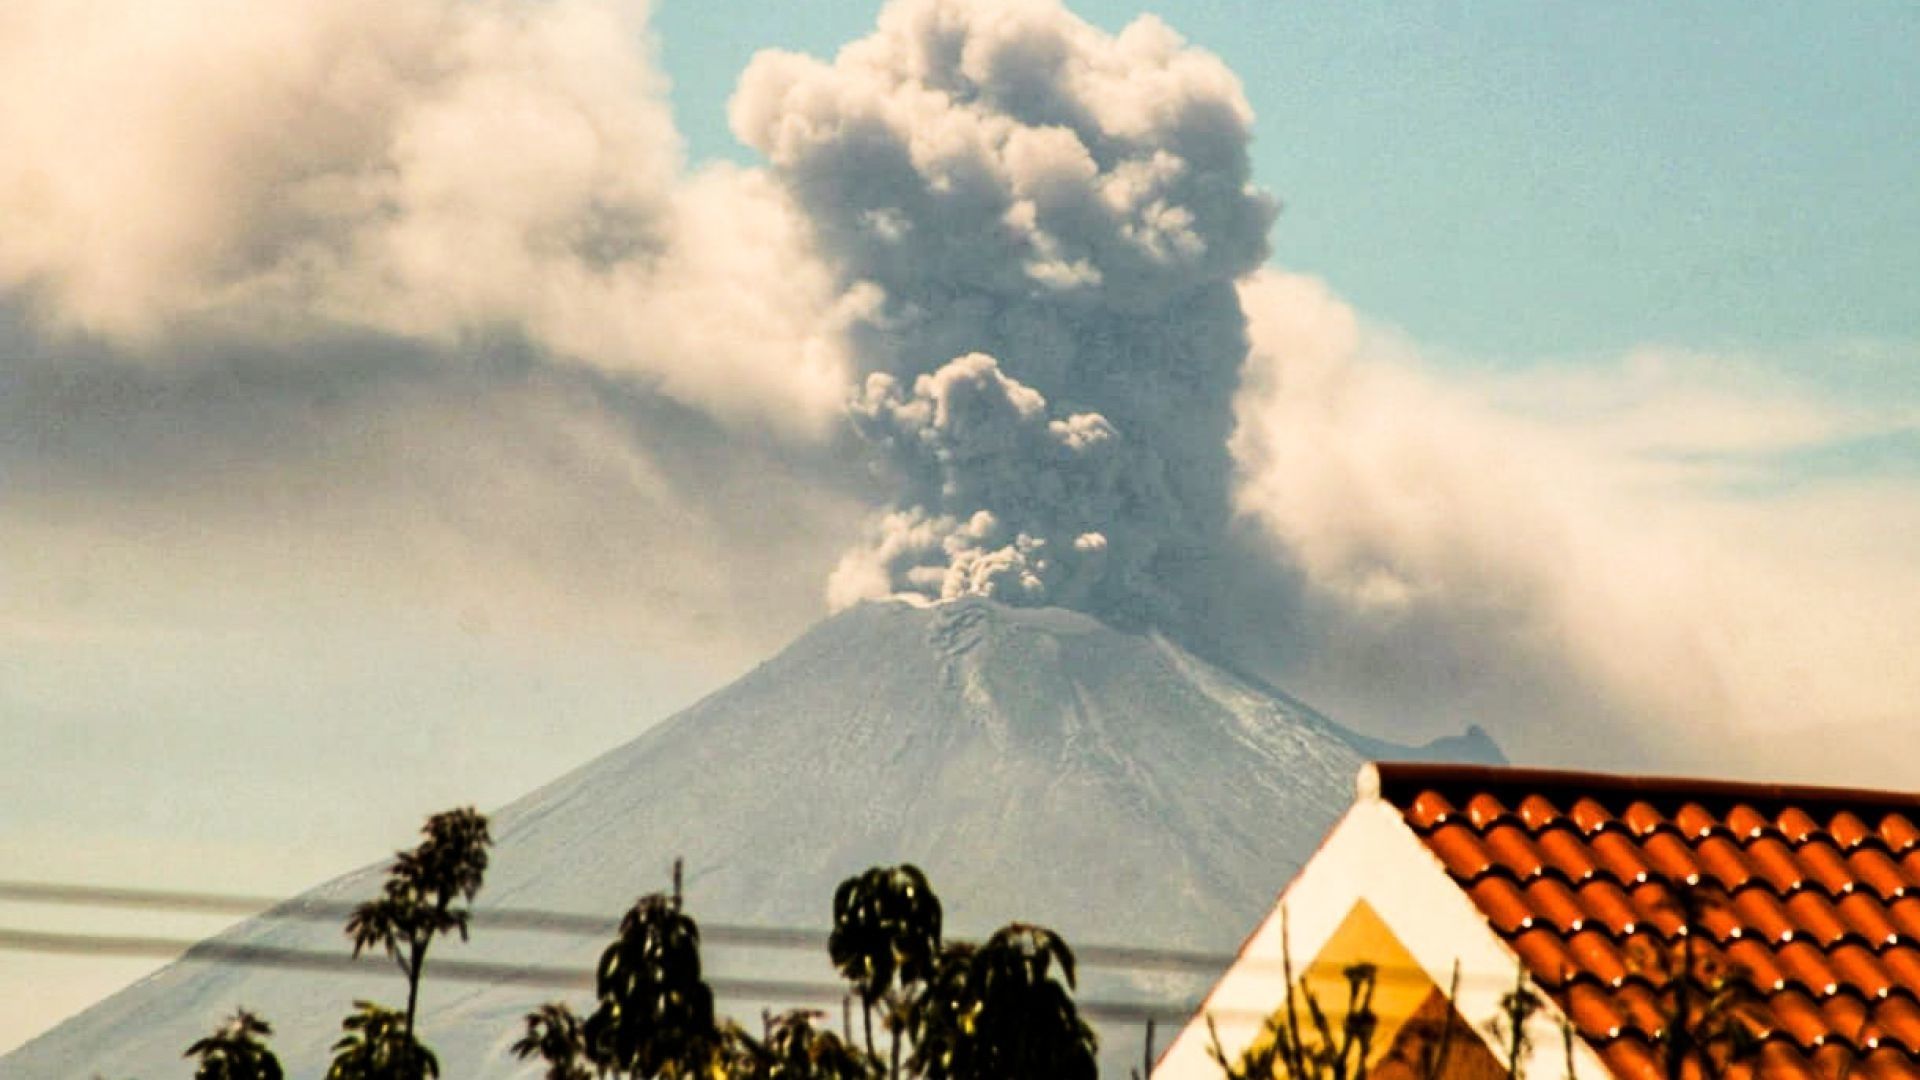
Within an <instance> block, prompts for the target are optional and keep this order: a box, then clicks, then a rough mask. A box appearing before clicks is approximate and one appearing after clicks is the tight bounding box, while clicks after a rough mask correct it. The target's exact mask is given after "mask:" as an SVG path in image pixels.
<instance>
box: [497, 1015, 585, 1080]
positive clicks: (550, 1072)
mask: <svg viewBox="0 0 1920 1080" xmlns="http://www.w3.org/2000/svg"><path fill="white" fill-rule="evenodd" d="M513 1056H514V1057H517V1058H519V1059H520V1060H522V1061H525V1060H527V1059H528V1058H532V1057H535V1056H538V1057H539V1058H540V1060H541V1061H544V1062H546V1065H547V1072H546V1077H545V1080H593V1070H592V1068H591V1067H590V1064H589V1062H588V1060H587V1042H586V1033H585V1031H584V1029H583V1028H582V1027H581V1024H580V1018H579V1017H577V1016H575V1015H574V1014H573V1010H572V1009H570V1008H568V1007H567V1006H566V1005H563V1004H560V1003H558V1002H549V1003H548V1004H545V1005H542V1006H540V1007H539V1008H538V1009H535V1010H534V1011H533V1012H530V1013H528V1014H527V1033H526V1034H525V1035H523V1036H521V1037H520V1041H519V1042H516V1043H514V1044H513Z"/></svg>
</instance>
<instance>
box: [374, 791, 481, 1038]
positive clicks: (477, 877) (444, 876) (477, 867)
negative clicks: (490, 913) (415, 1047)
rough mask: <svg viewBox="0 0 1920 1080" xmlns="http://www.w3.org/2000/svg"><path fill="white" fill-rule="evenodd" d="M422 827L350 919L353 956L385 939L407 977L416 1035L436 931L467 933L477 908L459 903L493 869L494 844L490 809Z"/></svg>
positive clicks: (409, 1027) (410, 1033)
mask: <svg viewBox="0 0 1920 1080" xmlns="http://www.w3.org/2000/svg"><path fill="white" fill-rule="evenodd" d="M420 831H421V832H422V833H424V834H425V835H426V839H425V840H422V841H421V842H420V845H419V846H418V847H416V848H414V849H413V850H412V851H402V852H398V853H396V855H395V859H394V864H393V867H392V869H390V870H388V871H387V880H386V882H385V884H384V885H383V886H382V888H381V893H380V896H378V897H377V898H375V899H372V900H368V901H366V902H365V903H362V904H361V905H359V906H358V907H356V908H354V909H353V914H352V915H351V916H349V917H348V919H347V936H348V937H350V938H352V939H353V955H354V956H356V957H358V956H359V955H360V952H361V950H363V949H368V948H371V947H373V946H375V945H378V946H380V947H381V948H383V949H385V950H386V953H387V955H388V956H389V957H391V958H392V959H393V962H394V963H395V964H398V965H399V967H400V971H401V973H402V974H403V975H405V976H406V977H407V1009H406V1013H405V1032H406V1036H407V1040H408V1041H409V1042H412V1041H413V1037H414V1016H415V1014H416V1013H417V1012H418V1010H419V1003H420V977H421V975H422V974H423V972H424V969H425V967H426V963H427V949H428V947H429V946H431V945H432V944H433V939H434V938H435V937H438V936H440V935H443V934H447V933H450V932H453V931H458V932H459V934H460V940H462V941H465V940H466V939H467V923H468V920H469V919H470V918H471V917H472V912H471V911H470V910H469V909H468V908H465V907H459V906H456V901H460V900H464V901H466V902H467V903H468V904H471V903H472V902H473V898H474V896H475V895H477V894H478V893H479V892H480V885H481V882H482V881H483V880H484V878H485V877H486V872H487V848H488V847H489V846H491V845H492V843H493V837H492V836H491V835H490V834H489V833H488V831H487V819H486V816H485V815H483V814H480V813H477V812H476V811H474V809H473V808H472V807H467V808H464V809H459V810H448V811H445V812H443V813H439V814H435V815H433V816H432V817H430V818H428V819H427V823H426V824H425V825H424V826H422V827H421V830H420Z"/></svg>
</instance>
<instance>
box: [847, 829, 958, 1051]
mask: <svg viewBox="0 0 1920 1080" xmlns="http://www.w3.org/2000/svg"><path fill="white" fill-rule="evenodd" d="M940 931H941V910H940V898H939V897H938V896H936V895H934V892H933V889H932V887H931V886H929V885H928V884H927V876H926V875H925V874H924V873H922V872H921V871H920V868H919V867H917V866H913V865H911V864H907V865H902V866H895V867H879V866H876V867H874V868H873V869H871V870H868V871H867V872H865V873H863V874H860V875H858V876H856V877H851V878H848V879H847V880H845V881H843V882H841V883H840V887H839V888H838V889H836V890H834V894H833V933H832V934H831V935H830V936H829V937H828V939H827V952H828V955H829V956H831V957H832V959H833V966H834V967H835V968H837V969H838V970H839V972H840V974H841V976H842V977H844V978H845V979H847V981H849V982H851V983H852V984H853V988H854V991H855V992H856V993H858V994H859V995H860V1005H861V1009H862V1016H863V1018H864V1024H865V1028H866V1040H867V1053H869V1054H872V1053H873V1006H874V1003H875V1002H877V1001H879V1000H881V998H882V997H883V996H884V995H885V994H886V993H887V991H888V990H889V989H892V988H894V987H895V986H899V987H902V988H905V987H908V986H912V985H917V984H920V983H924V982H925V981H926V980H927V979H928V978H929V977H930V976H931V975H932V974H933V972H934V967H935V963H936V961H937V960H938V958H939V955H940ZM893 1059H894V1067H893V1072H894V1074H895V1075H898V1074H899V1061H900V1042H899V1037H898V1034H897V1033H896V1035H895V1038H894V1042H893Z"/></svg>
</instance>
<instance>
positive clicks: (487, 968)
mask: <svg viewBox="0 0 1920 1080" xmlns="http://www.w3.org/2000/svg"><path fill="white" fill-rule="evenodd" d="M0 901H13V902H20V903H31V904H46V905H52V906H72V907H109V908H126V909H136V910H161V911H176V912H185V913H196V914H208V915H239V916H251V917H254V918H260V919H271V920H288V921H300V922H318V923H334V924H339V923H342V922H344V920H345V919H346V918H347V916H348V915H350V914H352V912H353V909H354V907H355V905H354V904H350V903H346V902H343V901H336V900H321V899H316V898H311V897H296V898H294V899H291V900H281V899H275V898H272V897H262V896H247V895H241V894H233V893H213V892H189V891H178V890H169V889H148V888H129V887H124V886H104V885H83V884H73V883H61V882H44V881H19V880H3V879H0ZM473 924H474V926H475V927H477V928H481V929H492V930H522V931H534V932H544V933H558V934H567V935H573V936H579V937H586V936H593V937H603V938H605V937H611V936H612V935H613V934H615V933H616V932H617V931H618V929H619V920H618V919H616V918H609V917H605V916H599V915H586V914H581V913H578V912H564V911H551V910H544V909H540V908H515V907H483V908H480V909H478V910H477V911H475V913H474V916H473ZM5 933H7V934H9V935H12V937H11V938H8V939H0V949H5V948H14V949H16V950H18V949H22V948H26V946H25V945H9V944H7V942H8V941H9V940H12V941H20V942H39V943H40V946H37V947H34V948H31V949H28V951H39V952H52V953H68V954H75V953H82V952H87V951H93V952H100V951H101V950H87V949H85V948H82V947H81V946H82V944H83V943H85V942H87V941H100V942H109V943H120V944H123V945H124V946H125V948H126V950H127V951H126V952H125V953H124V955H130V956H150V957H160V958H165V959H172V958H174V957H182V958H183V959H200V960H213V961H217V960H223V959H229V958H234V957H238V958H239V959H237V960H236V961H235V962H239V963H246V962H249V961H248V960H247V959H246V957H247V956H249V955H253V954H256V953H257V954H259V955H263V956H269V957H272V956H275V955H277V954H278V953H286V954H288V955H289V956H290V957H291V959H289V960H288V963H289V964H292V965H294V966H303V967H306V968H308V969H310V970H329V971H333V970H341V971H344V970H351V969H352V968H353V967H354V965H355V963H356V961H354V960H352V959H351V958H346V957H342V956H335V955H333V954H330V953H322V952H313V951H310V950H288V949H279V950H276V949H272V948H268V947H265V946H250V945H235V944H229V943H223V942H218V941H211V940H209V941H190V940H175V939H167V938H154V937H139V936H123V937H116V936H100V935H63V934H47V933H41V932H38V931H26V930H11V931H5ZM700 937H701V940H702V942H703V943H705V944H709V945H716V946H734V947H747V948H771V949H784V950H805V951H809V952H813V953H816V954H824V952H825V951H826V944H827V935H826V934H825V933H823V932H821V931H817V930H806V929H801V928H797V927H778V926H746V925H738V924H727V923H706V922H702V923H700ZM263 949H264V950H265V952H261V951H260V950H263ZM1073 951H1074V957H1075V959H1076V960H1077V961H1078V962H1079V964H1080V966H1081V967H1093V968H1104V969H1109V970H1116V971H1131V972H1141V971H1162V972H1170V973H1175V974H1189V975H1199V976H1205V977H1207V978H1208V979H1210V980H1211V979H1215V978H1218V977H1219V976H1220V975H1222V974H1224V973H1225V972H1226V970H1227V969H1228V968H1229V967H1232V966H1235V965H1238V966H1239V967H1240V968H1241V969H1242V970H1246V969H1249V968H1251V969H1255V970H1261V971H1266V972H1268V973H1270V974H1278V973H1279V971H1280V969H1281V968H1282V966H1283V965H1282V962H1281V961H1280V960H1278V959H1274V958H1259V959H1255V958H1249V957H1240V956H1234V955H1229V954H1226V953H1209V952H1197V951H1191V950H1180V949H1163V948H1152V947H1146V946H1131V945H1077V946H1074V947H1073ZM275 962H277V961H275ZM445 963H448V964H467V965H473V968H472V976H471V977H472V978H473V979H476V980H479V981H490V980H491V981H502V982H516V983H525V982H530V984H533V985H553V986H563V985H578V986H585V987H587V988H589V989H590V988H591V984H590V982H587V981H583V977H581V976H578V975H577V973H576V972H574V971H573V970H572V969H564V968H542V967H540V966H537V965H531V966H530V965H509V964H497V963H489V962H482V961H460V960H448V961H445ZM1310 967H1312V964H1311V962H1309V963H1307V964H1301V965H1297V966H1296V969H1295V975H1296V976H1300V975H1304V974H1306V972H1307V970H1308V969H1309V968H1310ZM435 969H436V971H437V970H440V966H439V965H436V966H435ZM1375 971H1376V975H1377V977H1378V978H1379V979H1381V980H1383V981H1395V982H1399V981H1408V982H1425V983H1431V982H1433V981H1434V980H1433V978H1432V976H1431V975H1429V973H1428V972H1427V971H1426V970H1424V969H1422V968H1420V967H1418V966H1407V965H1375ZM567 980H573V981H572V982H567ZM1461 981H1462V983H1463V984H1476V985H1488V986H1491V985H1494V984H1498V985H1500V986H1501V987H1503V988H1504V987H1508V986H1510V985H1511V984H1512V982H1513V976H1511V975H1508V974H1495V973H1486V972H1480V973H1462V975H1461ZM743 985H764V986H769V987H777V986H783V985H787V984H783V983H780V982H778V981H770V982H764V983H757V982H751V981H748V982H746V983H743ZM792 985H794V986H799V985H802V984H797V983H796V984H792ZM806 985H813V986H814V987H815V989H816V990H819V989H822V987H821V985H820V984H806ZM831 1000H832V1001H838V1000H839V991H837V990H834V991H832V995H831ZM1153 1015H1155V1016H1156V1017H1164V1016H1166V1015H1170V1014H1169V1013H1166V1012H1161V1013H1155V1014H1153ZM1180 1015H1182V1016H1184V1015H1188V1014H1187V1013H1181V1014H1180Z"/></svg>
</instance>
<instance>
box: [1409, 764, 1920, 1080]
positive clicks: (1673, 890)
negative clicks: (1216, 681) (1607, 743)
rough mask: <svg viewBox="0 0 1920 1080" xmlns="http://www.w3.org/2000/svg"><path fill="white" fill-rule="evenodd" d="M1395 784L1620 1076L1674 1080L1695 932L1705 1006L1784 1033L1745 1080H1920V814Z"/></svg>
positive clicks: (1594, 783)
mask: <svg viewBox="0 0 1920 1080" xmlns="http://www.w3.org/2000/svg"><path fill="white" fill-rule="evenodd" d="M1377 768H1378V769H1379V773H1380V778H1381V785H1380V790H1381V793H1382V795H1383V796H1384V797H1385V798H1387V799H1389V800H1390V801H1392V803H1393V804H1394V805H1395V806H1397V807H1399V808H1400V810H1401V812H1402V814H1403V815H1404V816H1405V818H1406V820H1407V821H1408V823H1409V824H1410V825H1412V826H1413V827H1414V828H1415V830H1416V831H1417V832H1419V833H1420V834H1421V835H1422V836H1423V838H1424V840H1425V842H1426V844H1427V845H1428V847H1429V848H1430V849H1431V850H1432V851H1433V852H1434V854H1435V855H1436V856H1438V857H1439V859H1440V861H1441V863H1442V864H1443V865H1444V866H1446V868H1447V871H1448V873H1449V874H1451V875H1452V876H1453V878H1454V879H1455V880H1456V881H1457V882H1459V884H1460V885H1461V887H1462V888H1463V889H1464V890H1465V891H1466V892H1467V894H1468V895H1469V896H1470V897H1471V898H1472V899H1473V901H1474V903H1475V904H1476V905H1477V906H1478V907H1479V908H1480V910H1481V912H1482V913H1483V914H1484V915H1485V916H1486V918H1487V921H1488V922H1489V924H1490V925H1491V926H1492V927H1493V929H1494V930H1495V931H1497V932H1499V933H1500V934H1502V935H1503V936H1505V937H1506V938H1507V939H1508V940H1509V941H1510V942H1511V943H1512V945H1513V947H1514V950H1515V952H1516V953H1517V954H1518V955H1519V957H1520V960H1521V962H1522V963H1523V964H1524V965H1525V966H1526V968H1527V970H1528V972H1529V973H1530V974H1531V975H1532V976H1533V978H1534V979H1535V980H1536V981H1537V982H1538V983H1539V984H1540V985H1541V986H1542V987H1543V988H1545V989H1547V990H1548V991H1549V993H1550V994H1551V996H1552V997H1553V998H1554V1000H1555V1001H1556V1002H1557V1003H1558V1004H1559V1005H1560V1007H1561V1008H1562V1009H1563V1010H1564V1011H1565V1012H1566V1014H1567V1016H1568V1017H1569V1018H1570V1020H1571V1022H1572V1023H1573V1025H1574V1026H1575V1028H1576V1030H1577V1031H1578V1032H1579V1034H1580V1035H1581V1037H1582V1038H1584V1039H1586V1040H1587V1041H1588V1042H1589V1043H1590V1044H1591V1045H1592V1046H1593V1047H1594V1048H1595V1049H1596V1050H1597V1051H1599V1053H1600V1054H1601V1057H1602V1059H1603V1060H1604V1061H1605V1062H1606V1064H1607V1066H1608V1067H1609V1068H1610V1069H1611V1070H1612V1071H1613V1073H1614V1075H1616V1076H1618V1077H1622V1078H1625V1080H1665V1077H1666V1069H1665V1067H1664V1062H1663V1059H1662V1055H1663V1053H1664V1050H1663V1048H1662V1045H1661V1044H1660V1043H1658V1042H1657V1041H1656V1040H1657V1038H1658V1034H1659V1032H1660V1031H1661V1029H1662V1028H1663V1027H1664V1026H1666V1025H1667V1024H1668V1023H1670V1022H1671V1020H1670V1016H1671V1011H1672V1009H1673V1008H1674V1002H1675V1000H1676V992H1675V991H1674V986H1675V984H1674V983H1673V979H1674V978H1676V977H1678V974H1679V968H1680V966H1681V964H1680V962H1679V957H1680V956H1681V953H1682V949H1683V948H1684V942H1685V941H1686V937H1685V935H1687V934H1689V933H1692V934H1697V935H1698V937H1697V938H1696V939H1695V940H1694V943H1693V946H1692V948H1693V954H1694V958H1695V965H1696V966H1695V967H1694V968H1693V978H1694V980H1695V981H1694V986H1695V988H1696V989H1695V993H1694V996H1693V1000H1694V1002H1695V1005H1696V1007H1698V1003H1699V1002H1700V1001H1702V1000H1703V999H1704V995H1705V994H1706V992H1707V991H1706V987H1707V986H1708V985H1709V984H1711V983H1713V981H1714V980H1716V979H1723V978H1724V979H1732V980H1734V981H1735V983H1736V985H1744V986H1745V987H1746V990H1745V993H1746V994H1747V995H1748V997H1747V1001H1748V1004H1746V1005H1743V1006H1741V1007H1740V1015H1742V1016H1746V1017H1748V1018H1749V1020H1750V1022H1752V1023H1754V1024H1757V1025H1759V1026H1760V1027H1762V1028H1764V1029H1765V1030H1766V1031H1768V1032H1770V1033H1771V1034H1770V1035H1769V1037H1768V1038H1766V1039H1765V1040H1764V1041H1763V1042H1762V1043H1761V1045H1760V1048H1759V1051H1758V1054H1757V1056H1755V1057H1753V1058H1752V1059H1750V1060H1747V1061H1743V1062H1740V1063H1737V1064H1736V1065H1735V1066H1734V1067H1733V1068H1731V1069H1729V1070H1726V1071H1725V1073H1724V1075H1725V1076H1726V1077H1727V1078H1728V1080H1776V1078H1797V1077H1807V1078H1809V1080H1812V1078H1815V1077H1818V1078H1819V1080H1838V1078H1839V1077H1840V1076H1841V1074H1842V1073H1843V1072H1850V1075H1851V1076H1852V1077H1857V1078H1859V1080H1920V825H1917V824H1916V822H1920V797H1913V796H1905V795H1894V794H1882V793H1876V792H1858V791H1842V790H1837V789H1821V788H1788V787H1778V786H1769V785H1740V784H1726V783H1720V782H1714V781H1679V780H1660V779H1639V778H1623V777H1608V776H1598V775H1589V774H1574V773H1551V772H1542V771H1535V770H1518V769H1488V768H1479V767H1468V766H1427V765H1381V766H1378V767H1377ZM1456 807H1458V808H1460V809H1458V810H1456V809H1455V808H1456ZM1563 807H1564V808H1565V809H1564V811H1563V810H1562V809H1561V808H1563ZM1689 909H1691V910H1689ZM1683 1072H1684V1073H1685V1074H1686V1075H1687V1076H1688V1077H1702V1076H1704V1075H1705V1073H1704V1072H1703V1070H1702V1069H1701V1068H1700V1064H1699V1062H1698V1061H1693V1062H1691V1063H1690V1064H1689V1065H1688V1067H1687V1068H1686V1069H1684V1070H1683Z"/></svg>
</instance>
